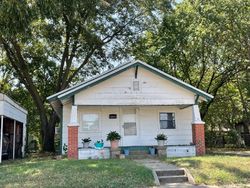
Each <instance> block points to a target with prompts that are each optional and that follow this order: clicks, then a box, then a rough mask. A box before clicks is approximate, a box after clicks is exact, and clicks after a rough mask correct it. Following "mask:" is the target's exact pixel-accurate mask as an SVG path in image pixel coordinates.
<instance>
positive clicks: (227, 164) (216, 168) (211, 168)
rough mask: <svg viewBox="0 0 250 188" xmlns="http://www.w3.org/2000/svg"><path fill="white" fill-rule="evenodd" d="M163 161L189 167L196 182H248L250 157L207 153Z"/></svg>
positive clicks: (216, 183) (210, 183)
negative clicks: (205, 154)
mask: <svg viewBox="0 0 250 188" xmlns="http://www.w3.org/2000/svg"><path fill="white" fill-rule="evenodd" d="M165 161H166V162H168V163H173V164H176V165H177V166H180V167H184V168H187V169H189V170H190V172H191V174H192V175H193V177H194V179H195V182H196V183H198V184H202V183H204V184H207V185H229V184H249V183H250V157H238V156H220V155H214V156H213V155H207V156H202V157H190V158H188V157H186V158H167V159H165Z"/></svg>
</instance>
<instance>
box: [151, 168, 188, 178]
mask: <svg viewBox="0 0 250 188" xmlns="http://www.w3.org/2000/svg"><path fill="white" fill-rule="evenodd" d="M156 174H157V176H158V177H160V176H178V175H185V171H184V170H182V169H176V170H157V171H156Z"/></svg>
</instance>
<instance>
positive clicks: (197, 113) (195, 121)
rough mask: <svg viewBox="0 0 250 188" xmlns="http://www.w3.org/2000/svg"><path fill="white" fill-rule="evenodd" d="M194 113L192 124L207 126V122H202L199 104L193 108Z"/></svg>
mask: <svg viewBox="0 0 250 188" xmlns="http://www.w3.org/2000/svg"><path fill="white" fill-rule="evenodd" d="M192 112H193V122H192V123H193V124H205V122H204V121H202V120H201V115H200V110H199V106H198V105H197V104H195V105H193V106H192Z"/></svg>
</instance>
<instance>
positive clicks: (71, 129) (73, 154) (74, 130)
mask: <svg viewBox="0 0 250 188" xmlns="http://www.w3.org/2000/svg"><path fill="white" fill-rule="evenodd" d="M68 158H69V159H78V126H72V125H70V126H68Z"/></svg>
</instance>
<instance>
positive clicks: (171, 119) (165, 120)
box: [160, 112, 175, 129]
mask: <svg viewBox="0 0 250 188" xmlns="http://www.w3.org/2000/svg"><path fill="white" fill-rule="evenodd" d="M160 128H161V129H175V115H174V113H167V112H160Z"/></svg>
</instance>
